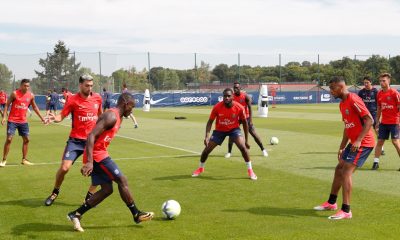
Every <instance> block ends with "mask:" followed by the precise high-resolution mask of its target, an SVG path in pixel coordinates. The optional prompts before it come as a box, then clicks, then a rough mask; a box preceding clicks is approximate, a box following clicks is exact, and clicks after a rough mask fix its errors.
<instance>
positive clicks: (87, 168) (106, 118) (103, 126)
mask: <svg viewBox="0 0 400 240" xmlns="http://www.w3.org/2000/svg"><path fill="white" fill-rule="evenodd" d="M116 122H117V118H116V116H115V113H113V112H110V111H108V112H105V113H104V114H102V115H101V116H100V117H99V120H98V121H97V123H96V126H95V127H94V129H93V130H92V132H91V133H89V136H88V138H87V141H86V156H87V162H86V163H85V164H84V165H83V166H82V168H81V173H82V175H83V176H89V175H90V174H91V173H92V171H93V148H94V143H95V141H96V140H97V138H98V137H99V136H100V135H101V134H102V133H103V132H104V131H106V130H109V129H111V128H113V127H114V125H115V123H116Z"/></svg>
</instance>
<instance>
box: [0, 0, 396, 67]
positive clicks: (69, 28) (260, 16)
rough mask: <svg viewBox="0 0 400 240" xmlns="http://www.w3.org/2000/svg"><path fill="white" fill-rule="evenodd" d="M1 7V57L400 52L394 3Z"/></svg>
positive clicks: (111, 2)
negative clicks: (58, 46) (56, 52)
mask: <svg viewBox="0 0 400 240" xmlns="http://www.w3.org/2000/svg"><path fill="white" fill-rule="evenodd" d="M0 3H1V5H0V6H1V8H0V55H1V54H3V55H4V54H36V53H45V52H52V49H53V47H54V45H55V43H56V42H57V41H58V40H63V41H64V42H65V43H66V44H67V46H68V48H70V50H71V51H76V52H99V51H101V52H107V53H145V52H151V53H179V54H183V53H185V54H189V55H190V53H194V52H196V53H199V54H217V55H222V54H227V55H232V56H231V57H232V59H233V60H232V61H233V62H235V61H236V60H235V59H236V57H233V56H236V55H237V53H239V52H240V53H241V54H242V55H243V56H245V55H246V54H250V55H253V54H256V55H265V56H274V61H276V57H275V56H277V54H279V53H281V54H283V56H290V55H297V56H301V58H310V60H312V61H315V60H314V59H315V56H316V54H320V55H321V58H322V60H325V61H328V60H330V59H332V58H341V57H342V56H350V57H352V58H353V57H354V55H355V54H357V55H370V54H380V55H389V54H390V55H392V56H393V55H399V54H400V44H399V43H400V24H399V23H398V21H399V17H400V1H396V0H380V1H377V0H376V1H375V0H352V1H344V0H336V1H331V0H321V1H317V0H279V1H269V0H142V1H137V0H96V1H95V0H1V2H0ZM3 57H4V56H3ZM3 57H0V61H1V59H2V58H3ZM254 58H256V57H254ZM268 58H270V57H268ZM287 58H289V57H287ZM293 58H295V57H293ZM188 60H190V61H192V57H191V56H190V57H188ZM305 60H307V59H305ZM181 61H184V60H181Z"/></svg>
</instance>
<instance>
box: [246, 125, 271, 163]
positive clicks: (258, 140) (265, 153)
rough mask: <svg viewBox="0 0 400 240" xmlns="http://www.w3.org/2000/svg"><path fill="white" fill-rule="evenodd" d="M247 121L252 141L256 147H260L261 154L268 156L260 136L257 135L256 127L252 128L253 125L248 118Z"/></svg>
mask: <svg viewBox="0 0 400 240" xmlns="http://www.w3.org/2000/svg"><path fill="white" fill-rule="evenodd" d="M247 123H248V125H249V133H250V135H251V136H252V137H253V138H254V141H256V143H257V145H258V147H260V149H261V151H262V153H263V156H264V157H268V152H267V150H266V149H265V148H264V145H263V144H262V141H261V139H260V137H259V136H258V134H257V132H256V129H255V128H254V125H253V124H250V121H249V120H247Z"/></svg>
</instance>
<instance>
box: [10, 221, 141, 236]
mask: <svg viewBox="0 0 400 240" xmlns="http://www.w3.org/2000/svg"><path fill="white" fill-rule="evenodd" d="M130 227H135V228H142V227H143V226H140V225H136V224H134V223H132V225H125V226H121V225H118V226H115V225H107V226H86V227H85V226H84V224H83V228H84V229H85V230H87V229H89V230H90V229H107V228H112V229H115V228H130ZM46 232H48V233H51V232H53V233H56V232H66V233H68V232H71V233H74V230H73V226H72V224H67V223H66V224H65V225H59V224H51V223H25V224H20V225H16V226H15V227H13V229H12V235H14V236H25V237H27V238H28V239H43V234H44V233H46Z"/></svg>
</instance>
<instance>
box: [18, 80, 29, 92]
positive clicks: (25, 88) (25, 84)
mask: <svg viewBox="0 0 400 240" xmlns="http://www.w3.org/2000/svg"><path fill="white" fill-rule="evenodd" d="M30 82H31V80H29V79H26V78H24V79H22V80H21V83H20V85H19V89H20V90H21V91H22V92H23V93H25V92H27V91H28V90H29V87H30Z"/></svg>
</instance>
